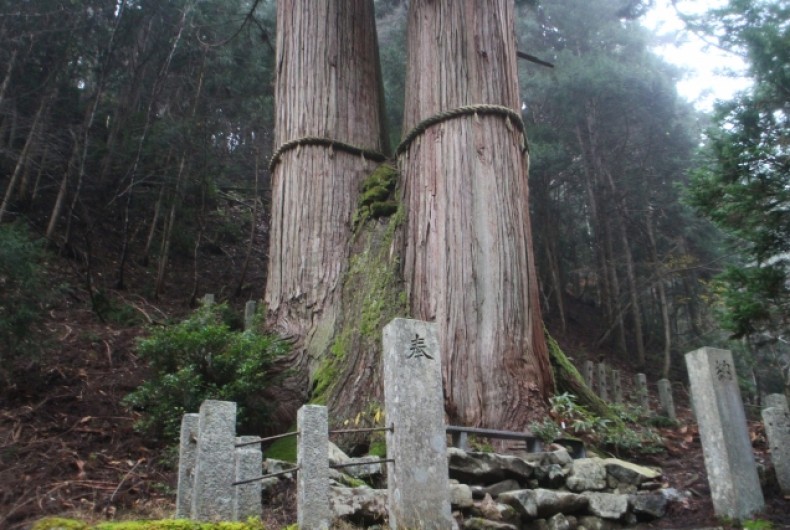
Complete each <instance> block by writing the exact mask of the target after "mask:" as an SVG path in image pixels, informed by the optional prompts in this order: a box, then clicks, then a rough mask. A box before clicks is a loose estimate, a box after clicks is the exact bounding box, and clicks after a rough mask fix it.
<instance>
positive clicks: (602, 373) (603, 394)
mask: <svg viewBox="0 0 790 530" xmlns="http://www.w3.org/2000/svg"><path fill="white" fill-rule="evenodd" d="M598 397H600V398H601V399H602V400H604V401H609V378H607V377H606V363H598Z"/></svg>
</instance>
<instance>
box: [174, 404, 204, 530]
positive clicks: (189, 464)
mask: <svg viewBox="0 0 790 530" xmlns="http://www.w3.org/2000/svg"><path fill="white" fill-rule="evenodd" d="M199 418H200V414H184V415H183V416H182V417H181V436H180V437H179V442H178V487H177V490H176V519H189V517H190V515H192V489H193V488H194V486H195V458H196V455H197V437H198V421H199Z"/></svg>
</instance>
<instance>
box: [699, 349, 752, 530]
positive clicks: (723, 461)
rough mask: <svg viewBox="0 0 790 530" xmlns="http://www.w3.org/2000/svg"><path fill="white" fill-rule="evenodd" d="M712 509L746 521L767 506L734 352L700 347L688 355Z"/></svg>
mask: <svg viewBox="0 0 790 530" xmlns="http://www.w3.org/2000/svg"><path fill="white" fill-rule="evenodd" d="M686 366H687V367H688V373H689V382H690V387H691V395H692V398H693V400H694V406H695V408H696V414H697V422H698V424H699V435H700V440H701V442H702V452H703V455H704V456H705V468H706V470H707V472H708V483H709V484H710V489H711V497H712V498H713V509H714V511H715V512H716V515H717V516H719V517H729V518H731V519H737V520H742V519H745V518H748V517H750V516H751V515H752V514H754V513H755V512H758V511H760V510H761V509H762V508H763V506H764V505H765V500H764V498H763V492H762V490H761V489H760V481H759V479H758V477H757V466H756V465H755V462H754V453H753V452H752V445H751V441H750V438H749V430H748V427H747V425H746V414H745V413H744V410H743V401H742V400H741V391H740V389H739V388H738V378H737V375H736V373H735V364H734V363H733V360H732V353H730V352H729V351H728V350H719V349H716V348H701V349H699V350H695V351H692V352H689V353H687V354H686Z"/></svg>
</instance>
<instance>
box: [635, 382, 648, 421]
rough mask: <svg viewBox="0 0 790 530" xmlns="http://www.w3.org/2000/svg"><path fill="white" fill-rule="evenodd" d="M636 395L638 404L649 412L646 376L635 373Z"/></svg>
mask: <svg viewBox="0 0 790 530" xmlns="http://www.w3.org/2000/svg"><path fill="white" fill-rule="evenodd" d="M636 395H637V397H638V398H639V406H640V407H642V408H643V409H645V412H646V413H647V414H650V393H649V392H648V390H647V376H646V375H645V374H636Z"/></svg>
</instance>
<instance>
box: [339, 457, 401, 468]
mask: <svg viewBox="0 0 790 530" xmlns="http://www.w3.org/2000/svg"><path fill="white" fill-rule="evenodd" d="M387 462H395V460H394V459H392V458H382V459H380V460H368V461H366V462H348V463H346V464H330V466H329V467H330V468H332V469H342V468H344V467H354V466H366V465H368V464H386V463H387Z"/></svg>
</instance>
